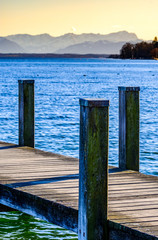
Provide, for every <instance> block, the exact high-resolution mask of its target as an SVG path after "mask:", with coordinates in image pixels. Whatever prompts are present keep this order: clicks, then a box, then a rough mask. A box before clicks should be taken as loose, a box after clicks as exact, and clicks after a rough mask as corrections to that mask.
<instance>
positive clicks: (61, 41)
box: [0, 31, 141, 54]
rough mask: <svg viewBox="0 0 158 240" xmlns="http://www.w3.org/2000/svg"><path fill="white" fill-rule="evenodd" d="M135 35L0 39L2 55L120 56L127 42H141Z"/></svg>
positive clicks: (43, 36)
mask: <svg viewBox="0 0 158 240" xmlns="http://www.w3.org/2000/svg"><path fill="white" fill-rule="evenodd" d="M140 41H141V40H140V39H138V37H137V36H136V34H135V33H129V32H127V31H120V32H115V33H110V34H94V33H83V34H80V35H78V34H74V33H68V34H64V35H62V36H59V37H53V36H51V35H49V34H40V35H29V34H16V35H9V36H6V37H0V53H61V54H64V53H74V54H75V53H76V54H118V53H119V51H120V49H121V47H122V46H123V44H124V43H126V42H131V43H136V42H140Z"/></svg>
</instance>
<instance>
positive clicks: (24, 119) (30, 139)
mask: <svg viewBox="0 0 158 240" xmlns="http://www.w3.org/2000/svg"><path fill="white" fill-rule="evenodd" d="M18 82H19V145H20V146H29V147H33V148H34V144H35V143H34V135H35V130H34V128H35V124H34V122H35V120H34V80H19V81H18Z"/></svg>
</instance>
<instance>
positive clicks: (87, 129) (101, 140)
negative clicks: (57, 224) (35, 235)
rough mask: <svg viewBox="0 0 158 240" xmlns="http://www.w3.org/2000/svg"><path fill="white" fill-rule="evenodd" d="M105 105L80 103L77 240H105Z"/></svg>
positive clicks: (106, 121)
mask: <svg viewBox="0 0 158 240" xmlns="http://www.w3.org/2000/svg"><path fill="white" fill-rule="evenodd" d="M108 142H109V101H108V100H101V99H100V100H99V99H94V100H93V99H91V100H90V99H80V157H79V158H80V160H79V219H78V239H79V240H106V239H108V227H107V215H108V213H107V212H108V144H109V143H108Z"/></svg>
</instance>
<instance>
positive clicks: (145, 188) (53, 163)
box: [0, 142, 158, 239]
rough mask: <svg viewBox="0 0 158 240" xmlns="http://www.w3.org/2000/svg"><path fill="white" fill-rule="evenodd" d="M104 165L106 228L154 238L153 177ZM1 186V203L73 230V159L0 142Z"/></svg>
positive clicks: (157, 235) (157, 227)
mask: <svg viewBox="0 0 158 240" xmlns="http://www.w3.org/2000/svg"><path fill="white" fill-rule="evenodd" d="M109 168H110V170H109V172H110V173H109V193H108V196H109V203H108V218H109V227H110V229H112V228H113V229H115V230H118V231H119V230H121V231H124V232H128V233H129V232H130V231H132V234H133V235H134V236H137V237H138V239H158V178H157V177H154V176H147V175H144V174H141V173H137V172H134V171H119V169H116V168H113V167H109ZM0 189H1V191H0V203H1V204H5V205H7V206H9V207H13V208H16V209H18V210H22V211H24V212H26V213H29V214H31V215H34V216H37V217H40V218H42V219H44V220H47V221H50V222H52V223H55V224H58V225H60V226H63V227H65V228H68V229H70V230H73V231H75V232H77V228H78V226H77V221H78V219H77V215H78V159H75V158H71V157H65V156H62V155H58V154H53V153H47V152H43V151H40V150H37V149H32V148H28V147H18V146H16V145H12V144H6V143H2V142H0ZM110 231H111V230H110ZM120 239H121V237H120ZM122 239H123V238H122Z"/></svg>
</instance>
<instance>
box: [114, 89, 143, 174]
mask: <svg viewBox="0 0 158 240" xmlns="http://www.w3.org/2000/svg"><path fill="white" fill-rule="evenodd" d="M118 89H119V167H120V168H121V169H124V170H125V169H129V170H135V171H139V91H140V87H119V88H118Z"/></svg>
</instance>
